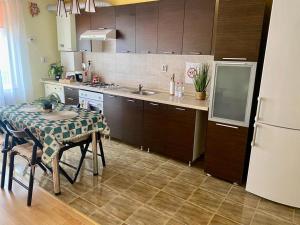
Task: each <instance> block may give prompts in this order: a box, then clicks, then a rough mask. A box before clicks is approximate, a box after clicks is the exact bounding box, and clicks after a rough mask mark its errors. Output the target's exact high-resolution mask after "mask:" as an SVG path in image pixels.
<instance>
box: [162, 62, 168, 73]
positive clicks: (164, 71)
mask: <svg viewBox="0 0 300 225" xmlns="http://www.w3.org/2000/svg"><path fill="white" fill-rule="evenodd" d="M161 69H162V72H163V73H166V72H168V65H166V64H164V65H162V68H161Z"/></svg>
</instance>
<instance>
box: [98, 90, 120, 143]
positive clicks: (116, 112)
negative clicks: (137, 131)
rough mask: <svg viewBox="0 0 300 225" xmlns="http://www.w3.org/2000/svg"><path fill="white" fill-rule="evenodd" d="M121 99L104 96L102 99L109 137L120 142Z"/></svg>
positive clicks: (113, 96)
mask: <svg viewBox="0 0 300 225" xmlns="http://www.w3.org/2000/svg"><path fill="white" fill-rule="evenodd" d="M122 99H123V98H122V97H119V96H115V95H108V94H105V95H104V98H103V114H104V116H105V118H106V120H107V123H108V126H109V128H110V136H111V137H113V138H116V139H119V140H122V137H123V129H122V120H123V119H122V115H123V105H122Z"/></svg>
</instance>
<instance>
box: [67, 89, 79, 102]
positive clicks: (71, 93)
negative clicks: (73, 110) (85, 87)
mask: <svg viewBox="0 0 300 225" xmlns="http://www.w3.org/2000/svg"><path fill="white" fill-rule="evenodd" d="M64 92H65V104H66V105H78V104H79V89H77V88H70V87H64Z"/></svg>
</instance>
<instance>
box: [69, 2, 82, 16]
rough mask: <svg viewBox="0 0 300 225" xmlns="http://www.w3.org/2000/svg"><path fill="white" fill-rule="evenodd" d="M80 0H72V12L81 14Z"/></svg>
mask: <svg viewBox="0 0 300 225" xmlns="http://www.w3.org/2000/svg"><path fill="white" fill-rule="evenodd" d="M78 1H79V0H72V1H71V6H70V12H71V14H80V7H79V2H78Z"/></svg>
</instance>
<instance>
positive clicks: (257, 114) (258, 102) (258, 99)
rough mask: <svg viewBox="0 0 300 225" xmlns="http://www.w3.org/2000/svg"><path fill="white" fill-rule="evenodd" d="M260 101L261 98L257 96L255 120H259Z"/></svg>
mask: <svg viewBox="0 0 300 225" xmlns="http://www.w3.org/2000/svg"><path fill="white" fill-rule="evenodd" d="M261 102H262V98H261V97H258V98H257V113H256V116H255V121H256V122H258V121H259V114H260V109H261Z"/></svg>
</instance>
